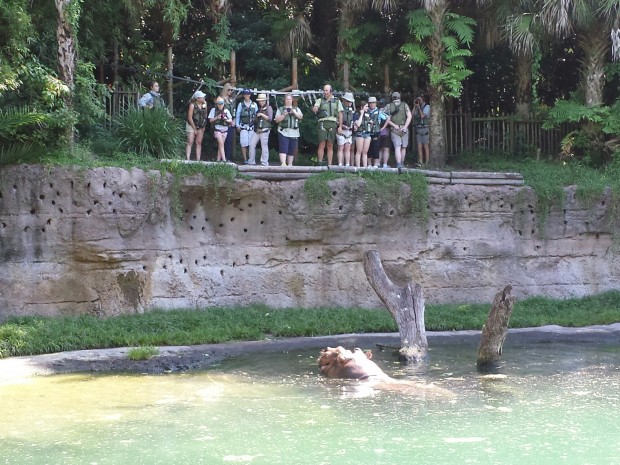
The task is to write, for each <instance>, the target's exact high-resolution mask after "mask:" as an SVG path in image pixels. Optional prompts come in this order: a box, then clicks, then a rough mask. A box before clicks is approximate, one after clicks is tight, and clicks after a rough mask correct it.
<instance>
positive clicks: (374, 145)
mask: <svg viewBox="0 0 620 465" xmlns="http://www.w3.org/2000/svg"><path fill="white" fill-rule="evenodd" d="M380 144H381V141H380V140H379V136H372V137H371V138H370V146H369V147H368V158H370V159H371V160H378V159H379V146H380Z"/></svg>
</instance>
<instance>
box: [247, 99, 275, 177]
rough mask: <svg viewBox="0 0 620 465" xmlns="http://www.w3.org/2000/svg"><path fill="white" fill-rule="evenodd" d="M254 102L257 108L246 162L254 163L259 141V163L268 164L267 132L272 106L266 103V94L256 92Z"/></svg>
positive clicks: (269, 130) (269, 126)
mask: <svg viewBox="0 0 620 465" xmlns="http://www.w3.org/2000/svg"><path fill="white" fill-rule="evenodd" d="M256 103H258V110H257V111H256V118H255V120H254V135H253V136H252V140H251V141H250V157H249V159H248V164H249V165H255V164H256V145H257V144H258V142H259V141H260V148H261V154H260V164H261V165H263V166H269V133H270V132H271V120H272V119H273V108H271V105H268V104H267V96H266V95H265V94H258V97H256Z"/></svg>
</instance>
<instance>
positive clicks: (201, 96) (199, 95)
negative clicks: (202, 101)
mask: <svg viewBox="0 0 620 465" xmlns="http://www.w3.org/2000/svg"><path fill="white" fill-rule="evenodd" d="M206 96H207V94H205V93H204V92H202V91H200V90H197V91H196V92H194V95H192V100H196V99H198V98H204V97H206Z"/></svg>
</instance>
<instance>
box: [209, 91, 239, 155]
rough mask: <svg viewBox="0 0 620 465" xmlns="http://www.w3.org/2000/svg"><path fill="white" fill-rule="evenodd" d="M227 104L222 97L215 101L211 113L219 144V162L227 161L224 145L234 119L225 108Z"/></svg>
mask: <svg viewBox="0 0 620 465" xmlns="http://www.w3.org/2000/svg"><path fill="white" fill-rule="evenodd" d="M225 104H226V102H225V101H224V99H223V98H222V97H218V98H217V99H216V101H215V108H211V111H210V112H209V122H210V123H211V124H212V125H213V137H214V138H215V140H216V142H217V161H226V153H225V151H224V143H225V142H226V137H228V129H229V128H230V125H231V124H233V118H232V115H231V114H230V112H229V111H228V109H227V108H226V107H225V106H224V105H225Z"/></svg>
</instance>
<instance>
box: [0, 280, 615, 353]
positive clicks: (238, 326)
mask: <svg viewBox="0 0 620 465" xmlns="http://www.w3.org/2000/svg"><path fill="white" fill-rule="evenodd" d="M490 307H491V304H490V303H489V304H461V305H457V304H455V305H427V307H426V315H425V320H426V329H427V330H428V331H437V330H444V331H451V330H463V329H477V330H479V329H481V328H482V325H483V324H484V322H485V321H486V318H487V316H488V313H489V310H490ZM615 322H620V292H617V291H612V292H607V293H604V294H600V295H596V296H591V297H585V298H581V299H568V300H552V299H545V298H539V297H537V298H531V299H527V300H523V301H517V303H516V304H515V307H514V311H513V315H512V318H511V321H510V327H512V328H518V327H535V326H542V325H550V324H556V325H560V326H567V327H583V326H589V325H594V324H610V323H615ZM394 331H397V327H396V324H395V323H394V321H393V319H392V317H391V315H390V314H389V313H388V312H387V310H381V309H360V308H352V309H345V308H313V309H300V308H286V309H273V308H269V307H266V306H263V305H255V306H250V307H241V308H236V307H235V308H232V307H211V308H205V309H202V310H173V311H151V312H147V313H145V314H131V315H121V316H118V317H113V318H105V319H101V318H97V317H94V316H86V315H84V316H79V317H60V318H44V317H22V318H12V319H10V320H8V321H6V322H5V323H3V324H1V325H0V357H11V356H18V355H36V354H44V353H51V352H59V351H66V350H80V349H101V348H112V347H138V348H140V347H157V346H166V345H196V344H212V343H219V342H229V341H248V340H261V339H266V338H278V337H303V336H326V335H335V334H347V333H374V332H394Z"/></svg>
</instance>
